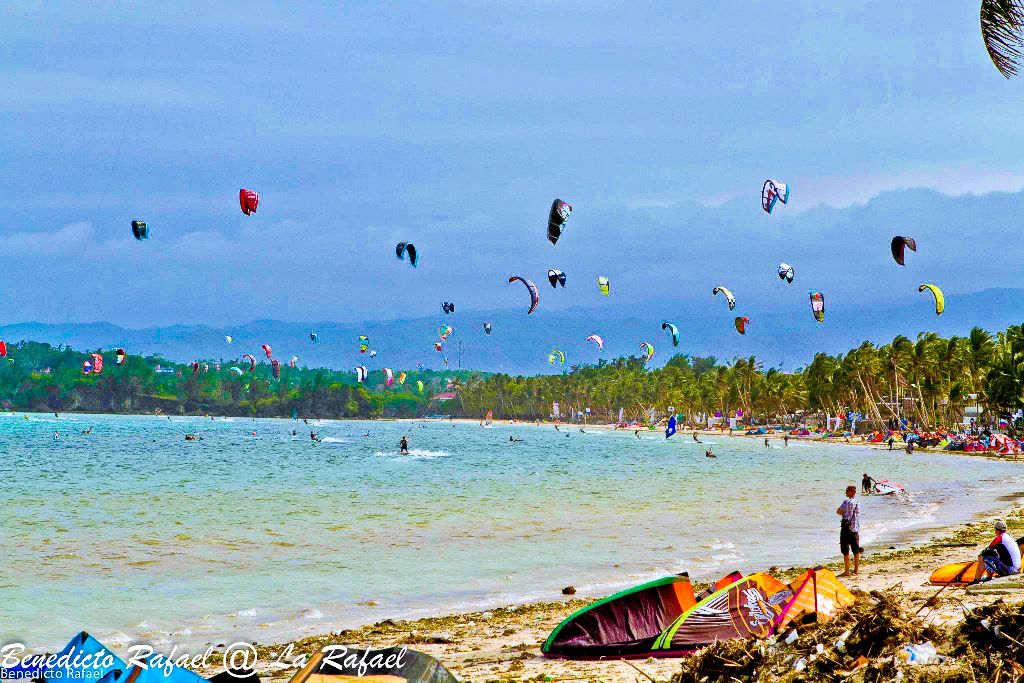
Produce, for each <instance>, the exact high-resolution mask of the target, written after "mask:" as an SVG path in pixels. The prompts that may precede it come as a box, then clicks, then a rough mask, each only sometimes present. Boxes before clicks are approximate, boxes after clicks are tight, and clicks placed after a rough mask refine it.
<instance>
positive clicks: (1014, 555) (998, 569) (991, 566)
mask: <svg viewBox="0 0 1024 683" xmlns="http://www.w3.org/2000/svg"><path fill="white" fill-rule="evenodd" d="M995 530H996V537H995V539H993V540H992V542H991V543H989V544H988V547H987V548H985V549H984V550H982V551H981V554H980V555H978V562H979V563H981V564H982V565H983V566H984V567H985V576H983V577H982V579H981V580H982V581H988V580H989V579H991V578H992V577H993V576H1009V575H1011V574H1019V573H1020V547H1019V546H1018V545H1017V542H1016V541H1015V540H1013V537H1011V536H1010V534H1008V533H1006V522H1004V521H1002V520H999V521H998V522H996V524H995Z"/></svg>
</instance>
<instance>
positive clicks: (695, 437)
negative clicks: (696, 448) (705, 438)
mask: <svg viewBox="0 0 1024 683" xmlns="http://www.w3.org/2000/svg"><path fill="white" fill-rule="evenodd" d="M693 440H694V441H696V442H697V443H703V442H702V441H701V440H700V439H698V438H697V432H694V433H693Z"/></svg>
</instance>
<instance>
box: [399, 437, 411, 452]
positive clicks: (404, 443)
mask: <svg viewBox="0 0 1024 683" xmlns="http://www.w3.org/2000/svg"><path fill="white" fill-rule="evenodd" d="M398 454H399V455H409V437H407V436H403V437H402V440H401V441H399V442H398Z"/></svg>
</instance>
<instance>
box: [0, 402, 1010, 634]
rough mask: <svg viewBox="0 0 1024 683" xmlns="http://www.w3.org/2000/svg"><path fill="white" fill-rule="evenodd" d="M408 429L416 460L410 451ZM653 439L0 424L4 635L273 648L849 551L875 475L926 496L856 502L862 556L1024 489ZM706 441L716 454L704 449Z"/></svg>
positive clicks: (783, 451)
mask: <svg viewBox="0 0 1024 683" xmlns="http://www.w3.org/2000/svg"><path fill="white" fill-rule="evenodd" d="M88 426H92V427H93V428H94V429H93V433H92V434H90V435H83V434H81V431H82V430H83V429H85V428H87V427H88ZM293 429H294V430H296V431H297V432H298V435H297V436H296V437H292V436H291V432H292V430H293ZM310 429H314V430H316V431H317V432H318V433H319V435H320V436H321V437H323V441H322V443H319V444H315V443H312V442H311V440H310V439H309V431H310ZM55 430H59V431H60V432H61V438H60V439H59V440H54V439H53V433H54V431H55ZM253 431H255V432H256V434H255V435H253V434H252V432H253ZM186 432H196V433H199V434H201V435H202V436H203V437H204V440H203V441H200V442H185V441H184V440H183V435H184V434H185V433H186ZM364 434H368V436H364ZM402 434H409V435H410V448H411V453H412V455H411V456H410V457H400V456H398V454H397V450H398V449H397V444H398V440H399V438H400V437H401V436H402ZM510 435H515V436H518V437H520V438H521V439H523V441H522V442H521V443H509V440H508V439H509V436H510ZM642 437H643V438H641V439H637V438H635V437H634V436H633V433H632V432H621V433H611V432H593V433H591V432H588V433H580V432H579V431H578V428H563V431H561V432H556V431H555V430H554V429H553V428H552V427H549V426H548V427H534V426H529V425H520V426H499V425H493V426H491V427H490V428H487V429H481V428H480V427H479V426H477V425H475V424H458V425H456V426H452V425H451V424H449V423H447V422H432V423H411V422H386V423H384V422H331V421H320V422H317V423H316V424H315V425H305V424H303V423H302V422H301V421H300V422H294V421H291V420H257V421H250V420H246V419H240V418H236V419H234V420H230V421H229V420H217V421H210V420H202V419H198V418H172V419H170V420H168V419H166V418H157V417H112V416H85V415H75V416H63V415H62V416H61V417H60V419H55V418H54V417H53V416H42V415H34V416H32V419H30V420H25V419H23V418H22V417H21V416H17V417H9V416H8V417H4V418H2V419H0V445H2V448H0V453H2V454H3V455H2V456H0V457H2V458H3V460H4V464H5V471H6V473H7V476H6V477H4V478H3V479H2V480H0V503H2V506H3V510H4V525H3V530H4V533H3V534H0V552H2V554H3V556H4V560H5V561H4V570H3V571H2V572H0V643H6V642H11V641H15V640H17V641H21V642H24V643H26V644H28V645H29V646H30V647H34V648H42V647H50V646H54V645H59V644H62V643H63V642H66V641H67V640H68V638H70V637H71V636H72V635H73V634H74V633H75V632H76V631H80V630H88V631H90V632H92V633H94V634H95V635H96V636H98V637H99V638H100V639H101V640H104V641H106V642H108V643H110V644H111V645H116V644H118V643H127V642H130V641H134V640H141V641H143V642H146V643H149V644H153V645H155V646H165V647H166V646H167V645H169V644H170V643H171V642H174V643H178V644H180V645H184V646H198V645H203V644H205V643H211V642H212V643H224V642H232V641H234V640H239V639H242V638H245V639H250V640H255V641H258V642H264V643H265V642H273V641H283V640H288V639H291V638H293V637H297V636H301V635H306V634H308V633H312V632H315V631H324V630H328V629H330V628H332V627H333V628H337V627H345V626H353V625H357V624H361V623H365V622H368V621H377V620H379V619H383V618H386V617H395V618H398V617H413V616H419V615H424V614H437V613H441V612H446V611H452V610H459V609H468V608H477V607H484V606H490V605H496V604H504V603H509V602H514V601H523V600H528V599H537V598H553V597H555V596H557V595H558V593H559V590H560V589H561V588H562V587H563V586H565V585H567V584H574V585H575V586H576V587H577V588H578V589H579V590H580V591H581V593H584V594H586V593H591V594H600V593H606V592H608V591H610V590H612V589H614V588H617V587H620V586H624V585H628V584H631V583H635V582H638V581H641V580H644V579H648V578H651V577H655V576H660V575H665V574H671V573H676V572H679V571H684V570H686V571H689V572H690V573H691V575H692V576H694V577H695V578H697V579H700V578H708V577H712V576H716V575H719V574H721V573H723V572H725V571H727V570H733V569H741V570H751V571H752V570H757V569H765V568H767V567H769V566H771V565H779V566H781V567H789V566H792V565H798V564H806V563H810V562H814V561H817V560H820V559H823V558H825V557H829V556H833V555H835V554H837V553H838V527H839V524H838V518H837V516H836V514H835V509H836V507H838V505H839V503H840V502H841V500H842V497H843V488H844V487H845V485H846V484H847V483H854V484H858V486H859V482H860V475H861V473H862V472H864V471H867V472H869V473H871V474H872V476H874V477H876V478H879V479H892V480H895V481H900V482H902V483H904V484H905V485H906V486H907V487H908V489H910V490H911V494H910V495H908V496H906V497H900V498H895V497H878V496H876V497H868V498H866V499H863V500H862V508H861V514H862V520H863V526H864V531H863V533H862V541H863V542H864V544H865V545H866V546H867V547H868V550H869V552H870V550H871V549H872V548H875V547H879V546H880V545H882V544H884V543H885V542H886V541H887V540H891V539H893V538H896V537H897V536H898V535H899V534H900V533H902V532H905V531H906V530H907V529H912V528H915V527H923V526H927V527H933V526H941V525H943V524H946V523H949V522H952V521H960V520H966V519H969V518H970V517H971V516H973V515H974V514H975V513H977V512H980V511H982V510H985V509H989V508H991V507H994V506H995V504H996V503H995V502H994V501H995V499H996V498H997V497H998V496H1000V495H1005V494H1006V493H1008V492H1011V491H1018V490H1022V487H1024V470H1020V469H1018V468H1017V467H1016V466H1014V465H1013V464H1011V463H1000V462H992V461H988V460H983V459H980V458H965V457H957V456H948V455H927V454H917V455H914V456H912V457H910V456H907V455H905V454H904V453H902V452H901V451H894V452H892V453H888V452H885V451H878V450H873V449H868V448H862V447H852V446H836V445H820V444H813V443H807V442H791V445H790V447H789V448H782V447H781V446H782V443H781V441H775V442H774V443H775V446H776V447H775V448H773V449H770V450H769V449H765V448H764V447H763V445H762V444H761V442H760V441H758V440H754V439H741V438H731V437H729V436H725V435H722V436H717V435H716V436H711V437H706V443H705V444H696V443H694V442H693V441H692V439H691V438H690V436H689V435H686V434H682V433H680V434H678V435H677V436H676V437H674V438H673V439H671V440H669V441H666V440H665V439H664V438H662V437H661V436H660V434H656V433H644V434H642ZM707 443H713V444H714V449H715V452H716V454H717V455H718V458H717V459H714V460H712V459H708V458H705V457H704V449H705V448H706V447H707ZM371 601H372V602H374V603H376V604H375V605H370V604H367V603H370V602H371Z"/></svg>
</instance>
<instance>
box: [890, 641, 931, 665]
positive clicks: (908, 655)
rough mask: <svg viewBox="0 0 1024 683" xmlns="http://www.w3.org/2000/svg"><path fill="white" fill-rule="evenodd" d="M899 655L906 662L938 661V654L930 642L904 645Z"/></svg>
mask: <svg viewBox="0 0 1024 683" xmlns="http://www.w3.org/2000/svg"><path fill="white" fill-rule="evenodd" d="M899 656H900V657H901V658H902V659H903V660H904V661H906V663H907V664H914V665H923V664H932V663H933V662H937V661H939V655H938V653H937V652H936V651H935V646H934V645H932V644H931V642H924V643H917V644H910V645H904V646H903V649H902V650H900V652H899Z"/></svg>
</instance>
